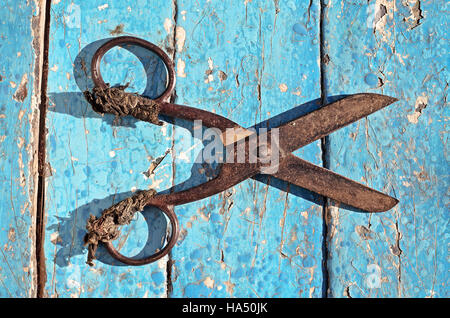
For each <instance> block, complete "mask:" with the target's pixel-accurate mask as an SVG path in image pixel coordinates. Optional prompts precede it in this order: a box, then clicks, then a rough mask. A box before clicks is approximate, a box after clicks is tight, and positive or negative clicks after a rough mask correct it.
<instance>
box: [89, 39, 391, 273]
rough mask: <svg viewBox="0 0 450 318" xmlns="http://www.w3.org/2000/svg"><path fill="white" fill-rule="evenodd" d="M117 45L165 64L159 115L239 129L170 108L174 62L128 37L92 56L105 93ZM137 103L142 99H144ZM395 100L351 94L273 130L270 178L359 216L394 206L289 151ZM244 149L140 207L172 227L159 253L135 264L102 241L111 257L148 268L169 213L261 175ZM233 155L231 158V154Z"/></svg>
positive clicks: (109, 43)
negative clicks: (107, 58)
mask: <svg viewBox="0 0 450 318" xmlns="http://www.w3.org/2000/svg"><path fill="white" fill-rule="evenodd" d="M118 45H138V46H141V47H144V48H146V49H148V50H150V51H153V52H154V53H156V54H157V55H158V56H159V57H160V58H161V59H162V61H163V62H164V64H165V66H166V68H167V71H168V82H167V88H166V90H165V91H164V92H163V93H162V95H161V96H159V97H158V98H156V99H154V102H156V103H157V104H158V106H159V112H160V114H163V115H166V116H170V117H176V118H180V119H186V120H197V119H201V120H202V123H203V125H205V126H207V127H215V128H218V129H220V130H222V131H224V130H225V129H227V128H237V127H240V126H239V125H238V124H236V123H234V122H233V121H231V120H229V119H227V118H224V117H222V116H220V115H216V114H214V113H211V112H207V111H203V110H201V109H197V108H192V107H188V106H183V105H176V104H172V103H169V102H168V98H169V97H170V96H171V94H172V91H173V89H174V87H175V71H174V66H173V62H172V61H171V60H170V59H169V57H168V56H167V55H166V54H165V53H164V52H163V51H162V50H161V49H160V48H158V47H157V46H155V45H154V44H152V43H150V42H147V41H145V40H142V39H138V38H134V37H129V36H125V37H118V38H114V39H113V40H110V41H107V42H106V43H105V44H103V45H102V46H101V47H100V48H99V49H98V50H97V51H96V53H95V54H94V56H93V60H92V64H91V65H92V69H91V71H92V79H93V81H94V83H95V84H96V86H97V87H99V88H102V89H108V85H107V84H106V83H105V82H104V81H103V79H102V76H101V72H100V61H101V59H102V57H103V55H104V54H105V53H106V52H107V51H108V50H110V49H111V48H113V47H115V46H118ZM141 98H144V99H145V97H141ZM395 101H396V99H395V98H392V97H388V96H384V95H379V94H356V95H352V96H348V97H346V98H344V99H342V100H340V101H337V102H334V103H331V104H329V105H326V106H324V107H322V108H320V109H318V110H316V111H313V112H311V113H308V114H306V115H303V116H301V117H298V118H296V119H294V120H292V121H290V122H288V123H286V124H284V125H282V126H280V127H278V128H279V133H280V144H279V145H276V146H277V147H278V148H277V150H278V151H279V153H280V162H279V166H278V171H277V172H275V173H273V176H274V177H276V178H279V179H282V180H285V181H288V182H290V183H293V184H296V185H299V186H301V187H303V188H306V189H308V190H311V191H314V192H316V193H319V194H321V195H323V196H326V197H328V198H331V199H333V200H335V201H338V202H342V203H344V204H345V205H349V206H352V207H355V208H357V209H360V210H363V211H370V212H382V211H386V210H389V209H391V208H392V207H393V206H395V205H396V204H397V202H398V201H397V200H396V199H395V198H392V197H390V196H388V195H386V194H383V193H381V192H378V191H376V190H373V189H371V188H368V187H366V186H364V185H362V184H359V183H357V182H355V181H352V180H350V179H347V178H345V177H343V176H340V175H338V174H335V173H333V172H331V171H329V170H327V169H324V168H321V167H318V166H316V165H313V164H311V163H308V162H306V161H303V160H302V159H300V158H297V157H295V156H294V155H292V154H291V152H292V151H294V150H296V149H298V148H300V147H303V146H305V145H307V144H309V143H311V142H313V141H315V140H317V139H320V138H322V137H324V136H326V135H328V134H330V133H331V132H333V131H335V130H337V129H339V128H342V127H344V126H346V125H348V124H350V123H353V122H355V121H357V120H358V119H360V118H363V117H366V116H368V115H370V114H372V113H373V112H376V111H378V110H380V109H382V108H383V107H386V106H388V105H390V104H391V103H393V102H395ZM132 115H133V116H134V117H136V118H138V119H140V120H146V121H149V122H152V120H151V118H150V117H148V118H147V117H146V116H147V115H146V110H145V109H142V111H141V112H139V109H138V110H136V111H134V112H133V113H132ZM267 134H268V135H269V136H270V134H271V132H270V131H269V132H268V133H267ZM248 144H249V138H248V137H247V138H245V145H246V146H245V149H246V150H245V151H246V153H245V158H246V161H245V162H244V163H222V164H221V165H220V173H219V174H218V175H217V176H216V177H215V178H214V179H212V180H210V181H208V182H206V183H203V184H200V185H198V186H196V187H193V188H191V189H187V190H184V191H180V192H175V193H170V194H160V195H156V196H152V197H149V198H148V199H147V200H146V202H145V205H152V206H155V207H158V208H160V209H161V210H162V211H163V212H164V213H165V214H166V215H167V216H168V218H169V220H170V222H171V226H172V233H171V237H170V239H169V241H168V243H167V245H166V246H165V247H164V248H163V249H162V250H161V251H159V252H157V253H156V254H154V255H151V256H149V257H146V258H143V259H139V260H136V259H131V258H128V257H126V256H123V255H122V254H120V253H119V252H118V251H117V250H116V249H115V248H114V247H113V245H112V244H111V242H106V247H107V249H108V251H109V252H110V254H111V255H112V256H113V257H114V258H116V259H118V260H119V261H121V262H123V263H125V264H128V265H144V264H148V263H150V262H154V261H155V260H157V259H159V258H161V257H162V256H164V255H166V254H167V253H168V251H170V249H171V248H172V247H173V245H174V244H175V242H176V240H177V237H178V222H177V217H176V215H175V213H174V212H173V206H174V205H181V204H185V203H188V202H193V201H197V200H200V199H204V198H206V197H209V196H212V195H214V194H217V193H220V192H222V191H224V190H226V189H228V188H230V187H232V186H234V185H236V184H238V183H240V182H242V181H243V180H245V179H247V178H251V177H254V176H256V175H258V174H260V172H261V168H262V165H263V163H262V162H261V161H260V160H258V161H257V162H256V163H251V162H249V160H248V159H249V146H248ZM274 146H275V145H270V143H269V148H270V147H272V150H273V149H275V147H274ZM234 147H235V148H236V147H237V143H234ZM234 153H235V154H236V151H235V152H234ZM235 162H236V161H235Z"/></svg>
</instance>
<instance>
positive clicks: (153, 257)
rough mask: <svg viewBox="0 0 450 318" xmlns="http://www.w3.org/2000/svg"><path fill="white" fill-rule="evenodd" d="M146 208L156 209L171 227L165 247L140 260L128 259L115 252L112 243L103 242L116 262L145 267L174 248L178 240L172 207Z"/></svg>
mask: <svg viewBox="0 0 450 318" xmlns="http://www.w3.org/2000/svg"><path fill="white" fill-rule="evenodd" d="M148 206H154V207H157V208H158V209H160V210H161V211H162V212H163V213H164V214H165V215H167V217H168V218H169V220H170V224H171V226H172V229H171V233H170V238H169V241H168V242H167V244H166V246H164V248H163V249H162V250H160V251H158V252H156V253H154V254H152V255H150V256H148V257H145V258H141V259H135V258H130V257H127V256H125V255H123V254H120V253H119V252H118V251H117V250H116V248H115V247H114V245H113V244H112V242H105V243H104V244H105V246H106V249H107V250H108V252H109V254H110V255H111V256H112V257H113V258H115V259H116V260H118V261H120V262H122V263H124V264H127V265H132V266H140V265H146V264H150V263H153V262H155V261H157V260H159V259H160V258H162V257H164V256H165V255H167V253H169V252H170V250H171V249H172V248H173V247H174V246H175V243H176V242H177V240H178V218H177V216H176V215H175V212H174V211H173V206H168V205H160V204H149V205H148Z"/></svg>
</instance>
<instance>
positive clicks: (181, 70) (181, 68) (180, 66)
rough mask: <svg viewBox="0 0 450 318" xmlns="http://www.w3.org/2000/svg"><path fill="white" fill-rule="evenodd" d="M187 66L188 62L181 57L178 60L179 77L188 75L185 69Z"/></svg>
mask: <svg viewBox="0 0 450 318" xmlns="http://www.w3.org/2000/svg"><path fill="white" fill-rule="evenodd" d="M185 67H186V63H185V62H184V61H183V60H182V59H181V58H179V59H178V61H177V76H178V77H186V73H185V71H184V69H185Z"/></svg>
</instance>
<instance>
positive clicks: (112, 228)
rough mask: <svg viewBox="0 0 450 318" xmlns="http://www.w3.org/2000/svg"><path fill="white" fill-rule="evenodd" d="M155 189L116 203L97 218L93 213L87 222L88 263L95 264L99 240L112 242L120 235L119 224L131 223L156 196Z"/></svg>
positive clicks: (85, 241) (85, 238)
mask: <svg viewBox="0 0 450 318" xmlns="http://www.w3.org/2000/svg"><path fill="white" fill-rule="evenodd" d="M155 194H156V191H155V190H145V191H140V192H138V193H136V194H135V195H133V196H131V197H129V198H126V199H124V200H122V201H120V202H119V203H117V204H114V205H113V206H111V207H110V208H108V209H106V210H104V211H103V212H102V215H101V216H100V217H99V218H97V217H95V216H93V215H92V214H91V215H90V216H89V220H88V221H87V224H86V230H87V231H88V233H87V234H86V236H85V237H84V243H85V245H87V244H89V247H88V257H87V261H86V264H88V265H90V266H94V263H93V261H94V260H95V253H96V251H97V247H98V244H99V242H111V241H113V240H115V239H117V238H118V237H119V235H120V231H119V226H121V225H125V224H130V222H131V220H132V219H133V216H134V214H135V213H136V212H140V211H142V210H144V207H145V206H146V204H147V202H148V200H149V199H150V198H152V197H153V196H155Z"/></svg>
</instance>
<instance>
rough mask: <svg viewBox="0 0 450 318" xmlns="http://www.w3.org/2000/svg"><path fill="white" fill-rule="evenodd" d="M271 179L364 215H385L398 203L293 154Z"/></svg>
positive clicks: (282, 163) (391, 198)
mask: <svg viewBox="0 0 450 318" xmlns="http://www.w3.org/2000/svg"><path fill="white" fill-rule="evenodd" d="M272 176H274V177H275V178H278V179H281V180H284V181H287V182H289V183H292V184H295V185H297V186H299V187H302V188H305V189H308V190H310V191H313V192H316V193H318V194H320V195H323V196H324V197H328V198H330V199H333V200H335V201H338V202H341V203H344V204H346V205H349V206H352V207H355V208H357V209H360V210H363V211H367V212H384V211H387V210H390V209H392V208H393V207H394V206H395V205H396V204H397V203H398V200H397V199H395V198H393V197H390V196H388V195H386V194H384V193H381V192H379V191H377V190H374V189H371V188H369V187H367V186H365V185H363V184H361V183H358V182H355V181H353V180H350V179H347V178H346V177H344V176H341V175H339V174H337V173H334V172H332V171H330V170H328V169H325V168H322V167H319V166H316V165H314V164H312V163H310V162H308V161H305V160H302V159H300V158H299V157H297V156H294V155H293V154H290V155H288V156H287V157H286V158H285V159H283V161H282V162H281V164H280V167H279V170H278V172H277V173H275V174H272Z"/></svg>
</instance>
